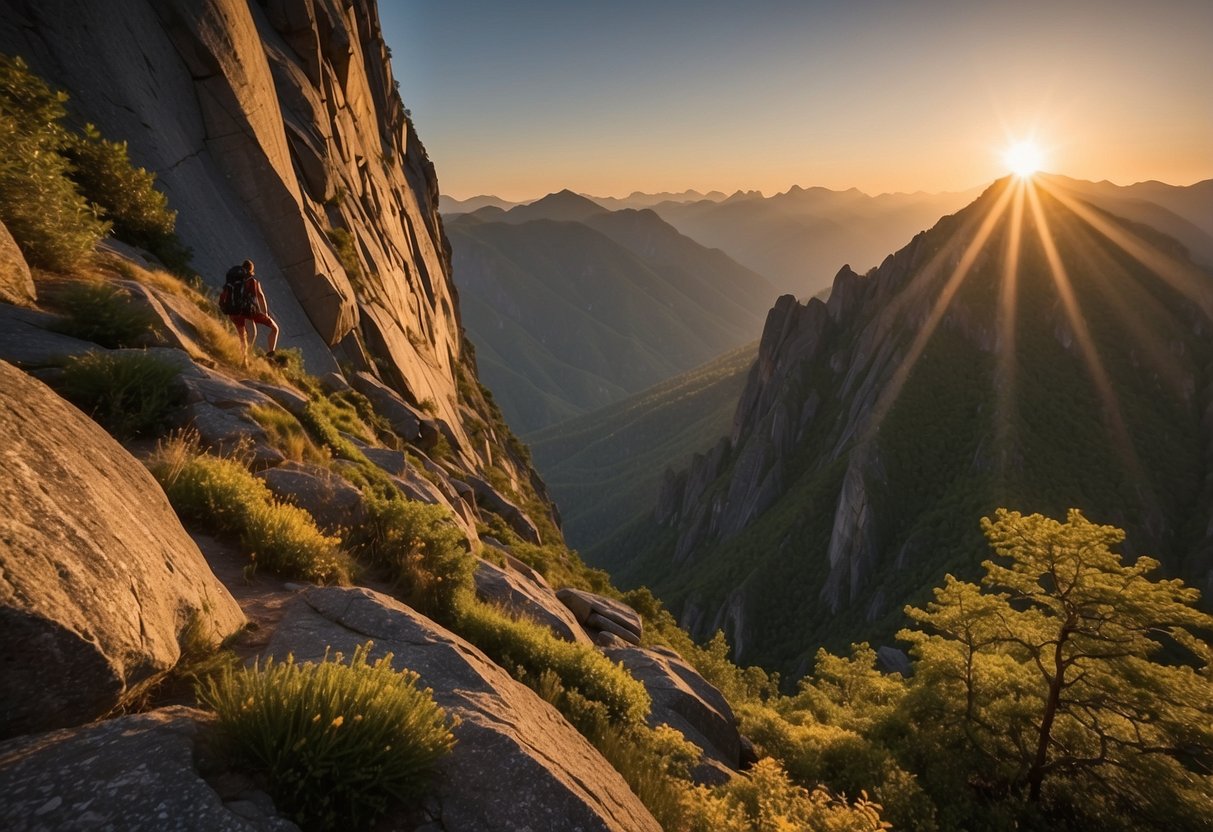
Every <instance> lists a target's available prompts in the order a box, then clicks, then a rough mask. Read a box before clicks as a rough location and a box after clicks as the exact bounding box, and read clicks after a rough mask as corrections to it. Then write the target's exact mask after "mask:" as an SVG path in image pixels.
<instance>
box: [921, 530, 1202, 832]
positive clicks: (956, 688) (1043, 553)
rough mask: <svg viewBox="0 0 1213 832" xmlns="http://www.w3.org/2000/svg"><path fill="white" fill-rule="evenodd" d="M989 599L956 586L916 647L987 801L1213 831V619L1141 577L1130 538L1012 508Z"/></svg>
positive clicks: (1063, 815) (1082, 821)
mask: <svg viewBox="0 0 1213 832" xmlns="http://www.w3.org/2000/svg"><path fill="white" fill-rule="evenodd" d="M982 527H983V529H984V531H985V534H986V537H987V539H988V540H989V541H990V544H991V546H992V547H993V549H994V551H995V553H996V558H995V559H993V560H988V561H986V562H985V563H984V564H983V566H984V568H985V570H986V575H985V577H984V578H983V579H982V582H981V586H977V585H975V584H971V583H965V582H962V581H958V580H956V579H954V578H953V577H951V576H948V578H947V581H946V583H945V585H944V586H943V587H940V588H938V589H936V590H935V600H934V601H933V602H931V603H928V604H927V606H926V608H925V609H917V608H913V607H908V608H907V609H906V612H907V614H908V615H909V616H910V617H911V618H912V619H913V620H914V621H915V622H917V623H918V624H919V625H921V626H922V627H923V628H924V630H925V631H923V630H906V631H903V632H902V633H901V635H900V637H901V638H903V639H904V640H906V641H909V642H910V643H911V644H912V645H913V651H914V653H915V656H916V658H917V660H918V661H917V667H916V673H917V679H916V686H917V687H920V688H922V689H927V688H929V689H930V690H931V691H932V696H931V697H930V698H929V700H930V701H931V703H932V704H931V707H930V708H928V709H925V711H924V715H923V718H924V720H926V721H929V722H933V723H934V725H935V727H936V728H937V729H940V730H948V729H951V730H953V731H955V732H956V735H957V736H959V737H963V742H964V743H965V744H966V745H967V746H968V750H969V751H971V752H972V754H973V756H972V760H973V768H974V771H980V777H981V778H982V779H983V787H984V788H986V789H987V790H989V791H995V792H997V791H1002V792H1004V793H1005V794H1007V795H1009V796H1018V797H1019V798H1021V799H1023V800H1025V801H1026V806H1025V808H1026V810H1027V811H1028V813H1029V814H1035V813H1041V814H1042V815H1043V816H1045V817H1049V818H1051V819H1053V820H1054V821H1062V822H1063V823H1065V822H1067V821H1068V823H1065V825H1071V826H1074V827H1075V828H1081V827H1083V826H1084V825H1086V824H1090V823H1092V822H1096V821H1098V822H1100V823H1101V824H1103V825H1104V826H1105V828H1117V827H1120V828H1126V825H1127V828H1166V827H1169V828H1184V829H1207V828H1213V778H1211V776H1210V772H1211V771H1213V676H1211V674H1210V659H1211V655H1210V647H1209V645H1208V643H1207V642H1206V641H1205V640H1204V639H1205V638H1207V637H1208V634H1209V633H1210V632H1213V616H1209V615H1207V614H1205V613H1203V612H1201V611H1199V610H1198V609H1196V608H1195V606H1194V605H1195V603H1196V601H1197V599H1198V596H1199V593H1198V592H1197V591H1196V590H1195V589H1191V588H1189V587H1185V586H1184V585H1183V583H1182V582H1181V581H1178V580H1154V579H1152V578H1151V577H1150V575H1151V573H1153V572H1154V571H1155V570H1156V569H1157V568H1158V565H1159V564H1158V561H1156V560H1154V559H1152V558H1148V557H1142V558H1138V559H1137V561H1136V562H1135V563H1132V564H1125V563H1123V562H1122V560H1121V557H1120V555H1118V554H1117V553H1115V552H1114V551H1113V548H1112V547H1114V546H1116V545H1117V544H1119V543H1120V542H1121V541H1122V540H1123V539H1124V533H1123V532H1122V531H1121V530H1119V529H1117V528H1114V527H1112V526H1101V525H1098V524H1095V523H1092V522H1090V521H1088V520H1087V519H1086V518H1084V517H1083V516H1082V514H1081V513H1079V512H1078V511H1077V510H1071V511H1070V513H1069V515H1068V517H1067V520H1066V522H1065V523H1060V522H1058V521H1056V520H1052V519H1049V518H1046V517H1042V516H1041V515H1030V516H1024V515H1021V514H1019V513H1017V512H1012V511H1007V510H1005V509H1000V510H999V511H998V512H997V513H996V515H995V517H994V518H986V519H985V520H983V521H982Z"/></svg>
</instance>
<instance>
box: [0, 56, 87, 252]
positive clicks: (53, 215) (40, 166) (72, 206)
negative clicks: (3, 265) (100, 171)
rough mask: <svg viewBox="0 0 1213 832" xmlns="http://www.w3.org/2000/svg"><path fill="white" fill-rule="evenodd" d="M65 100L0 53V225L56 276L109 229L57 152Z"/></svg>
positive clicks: (61, 143)
mask: <svg viewBox="0 0 1213 832" xmlns="http://www.w3.org/2000/svg"><path fill="white" fill-rule="evenodd" d="M66 101H67V95H66V93H63V92H57V91H55V90H52V89H51V88H50V87H49V86H48V85H47V84H46V82H44V81H43V80H42V79H41V78H39V77H38V76H36V75H34V74H33V73H32V72H31V71H30V69H29V66H28V65H27V64H26V63H25V61H23V60H22V59H21V58H10V57H8V56H4V55H0V220H2V221H3V222H4V225H5V226H7V227H8V230H9V232H10V233H11V234H12V235H13V239H15V240H16V241H17V245H18V246H19V247H20V248H21V251H22V253H23V254H24V255H25V258H26V259H27V260H28V261H29V262H30V263H31V264H32V265H35V266H41V267H43V268H47V269H56V270H61V271H64V270H69V269H72V268H74V267H76V266H78V265H80V264H81V263H83V262H85V261H86V260H88V259H89V257H91V256H92V253H93V249H94V247H95V246H96V245H97V242H98V241H99V240H100V239H101V238H102V237H104V236H105V235H106V234H107V233H108V232H109V224H108V223H106V222H104V221H103V220H102V219H101V218H100V217H98V216H97V213H96V212H95V211H94V210H93V208H92V207H91V206H90V205H89V204H88V201H87V200H86V199H85V198H84V197H83V196H81V195H80V193H79V191H77V189H76V185H75V184H74V183H73V182H72V180H71V179H70V178H69V174H70V173H71V170H72V169H71V163H70V162H69V161H68V159H67V158H65V157H64V156H63V155H62V153H61V152H60V151H61V150H62V149H63V146H64V143H65V141H66V139H67V136H68V134H67V132H66V130H64V128H63V126H62V124H61V123H60V122H61V121H62V120H63V118H64V116H65V115H66V114H67V110H66V109H65V107H64V104H65V102H66Z"/></svg>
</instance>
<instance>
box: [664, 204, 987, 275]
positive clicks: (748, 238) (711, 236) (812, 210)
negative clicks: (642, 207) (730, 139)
mask: <svg viewBox="0 0 1213 832" xmlns="http://www.w3.org/2000/svg"><path fill="white" fill-rule="evenodd" d="M974 196H976V191H971V192H966V193H945V194H925V193H916V194H882V195H880V196H875V197H872V196H868V195H867V194H864V193H863V192H861V191H858V190H856V189H854V188H852V189H850V190H847V191H832V190H829V189H827V188H800V187H793V188H791V189H790V190H788V191H787V192H785V193H782V194H776V195H775V196H772V197H763V196H762V194H761V193H759V192H758V191H738V192H736V193H734V194H733V195H731V196H730V197H728V198H727V199H725V200H723V201H720V202H712V201H708V200H702V201H699V202H692V203H679V202H672V201H671V202H662V203H659V204H657V205H654V206H653V210H654V211H656V212H657V214H659V215H660V216H661V218H662V219H664V220H665V221H666V222H668V223H670V224H671V225H673V226H674V227H675V228H677V229H678V230H679V231H681V232H682V233H683V234H686V235H687V236H688V237H691V238H692V239H694V240H696V241H698V242H700V243H703V244H704V245H707V246H712V247H715V248H720V249H721V250H723V251H724V252H725V253H726V254H728V255H729V256H730V257H732V258H733V259H734V260H736V261H737V262H739V263H741V264H743V265H745V266H747V267H749V268H751V269H753V270H754V271H756V272H758V273H759V274H763V275H765V276H766V277H768V278H769V279H770V280H771V282H773V283H774V284H775V285H776V286H777V287H779V289H780V291H783V292H790V293H792V294H794V295H796V296H797V297H809V296H811V295H814V294H816V293H818V292H820V291H821V290H822V289H824V288H827V287H828V286H829V284H830V280H831V278H832V277H833V275H834V273H835V272H836V271H838V267H839V266H841V265H842V264H844V263H850V264H851V265H852V266H853V267H854V268H855V269H856V270H858V271H860V272H863V271H866V270H867V269H869V268H871V267H873V266H876V265H878V264H879V263H880V262H881V260H883V259H884V257H885V256H886V255H887V254H888V253H889V252H890V251H893V250H894V249H896V248H897V247H898V246H899V245H901V244H902V243H904V242H905V241H906V240H907V239H909V238H910V237H912V236H913V235H914V234H916V233H918V232H919V231H921V230H923V229H925V228H929V227H930V226H932V225H934V224H935V222H936V221H937V220H938V219H939V218H940V217H941V216H943V215H944V214H948V213H951V212H952V211H955V210H957V209H958V208H960V207H962V206H964V205H966V204H968V203H969V202H971V201H972V200H973V198H974Z"/></svg>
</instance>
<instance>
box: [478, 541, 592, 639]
mask: <svg viewBox="0 0 1213 832" xmlns="http://www.w3.org/2000/svg"><path fill="white" fill-rule="evenodd" d="M511 561H513V563H517V561H514V560H513V558H508V559H507V560H506V563H505V566H498V565H497V564H495V563H492V562H491V561H487V560H483V559H481V560H480V561H479V562H478V563H477V564H476V574H475V580H476V595H477V596H478V597H479V598H480V599H481V600H484V601H487V602H489V603H491V604H496V605H498V606H500V607H503V608H505V609H507V610H509V611H510V612H512V613H514V614H515V615H522V616H525V617H527V618H529V619H531V620H532V621H535V622H536V623H539V624H542V625H543V626H545V627H547V628H548V629H549V630H551V631H552V633H553V634H555V635H556V637H557V638H562V639H564V640H565V641H576V642H580V643H581V644H587V645H588V644H592V643H593V642H592V641H591V640H590V637H589V636H588V635H586V632H585V630H583V629H582V628H581V625H580V624H578V623H577V619H576V618H574V617H573V613H572V612H571V611H570V610H569V608H568V607H566V606H565V605H564V604H562V603H560V599H559V598H557V597H556V593H555V592H553V591H552V587H551V586H549V585H548V582H547V581H545V580H544V579H543V576H541V575H539V574H538V573H536V572H534V571H533V570H529V569H528V570H526V571H523V570H521V569H518V568H516V567H514V565H513V563H511Z"/></svg>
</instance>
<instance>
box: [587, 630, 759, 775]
mask: <svg viewBox="0 0 1213 832" xmlns="http://www.w3.org/2000/svg"><path fill="white" fill-rule="evenodd" d="M603 652H604V653H605V654H606V655H607V656H608V657H609V658H610V659H611V660H612V661H616V662H621V663H622V664H623V666H624V668H625V669H626V670H627V671H628V673H630V674H631V675H632V677H633V678H635V679H636V680H637V681H639V682H640V683H641V684H643V685H644V687H645V690H647V691H648V692H649V696H650V697H651V698H652V700H653V709H652V712H651V713H650V714H649V724H650V725H653V726H656V725H660V724H661V723H663V722H664V723H665V724H667V725H669V726H670V727H671V728H674V729H676V730H678V731H680V732H681V733H682V734H683V735H684V736H685V737H686V738H687V739H688V740H690V741H691V742H693V743H695V744H696V745H698V746H699V747H700V748H702V749H703V751H704V754H706V755H707V756H709V757H712V758H714V759H716V760H717V761H719V762H721V763H724V764H725V765H727V766H728V767H729V768H731V769H736V768H737V767H738V766H739V765H740V763H741V735H740V734H739V733H738V731H737V718H736V716H735V715H734V714H733V709H732V708H730V707H729V703H728V701H727V700H726V699H725V698H724V694H722V693H721V692H720V691H719V690H717V689H716V688H715V687H713V686H712V685H711V684H709V683H708V681H707V680H706V679H704V678H703V677H702V676H700V675H699V672H698V671H697V670H695V668H693V667H691V665H689V664H688V663H687V662H686V660H684V659H683V658H682V657H681V656H679V655H678V654H677V653H675V652H674V651H673V650H669V649H667V648H663V647H659V648H655V649H647V648H644V647H626V648H622V649H608V650H604V651H603Z"/></svg>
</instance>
